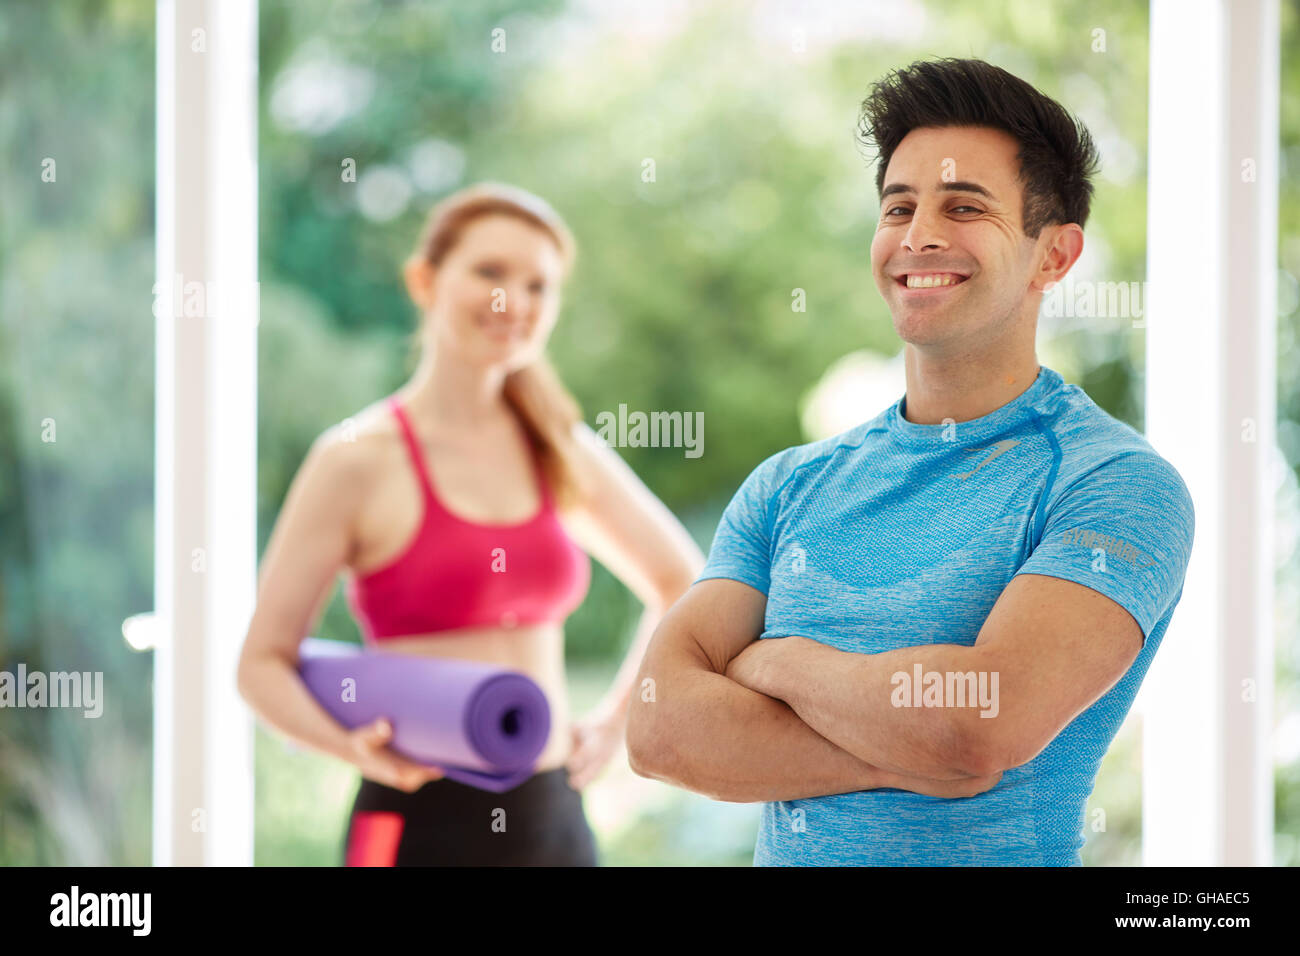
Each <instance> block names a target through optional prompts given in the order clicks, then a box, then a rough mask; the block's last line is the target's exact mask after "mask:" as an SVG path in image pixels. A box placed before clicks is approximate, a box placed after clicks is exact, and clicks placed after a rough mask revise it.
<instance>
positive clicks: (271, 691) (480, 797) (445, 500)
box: [239, 184, 703, 865]
mask: <svg viewBox="0 0 1300 956" xmlns="http://www.w3.org/2000/svg"><path fill="white" fill-rule="evenodd" d="M573 257H574V243H573V239H572V236H571V234H570V232H569V230H568V229H567V227H566V226H565V225H564V223H563V222H562V221H561V219H560V218H559V216H558V215H557V214H556V213H555V212H554V210H552V209H551V208H550V206H549V205H547V204H546V203H545V202H543V201H542V200H541V199H539V198H537V197H536V196H533V195H532V194H530V193H527V192H524V191H522V190H519V189H516V188H513V187H509V186H503V185H497V184H480V185H478V186H473V187H470V188H468V189H465V190H462V191H461V192H458V193H456V194H454V195H452V196H450V197H448V198H447V199H445V200H443V201H442V202H440V203H439V204H438V205H437V206H435V207H434V208H433V210H432V211H431V212H430V214H429V218H428V221H427V223H426V226H425V229H424V231H423V234H422V236H421V238H420V241H419V245H418V247H417V249H416V251H415V253H414V254H413V255H412V256H411V258H410V259H409V260H408V261H407V263H406V267H405V280H406V287H407V290H408V292H409V294H410V297H411V299H412V301H413V302H414V303H415V305H416V306H417V308H418V309H419V312H420V324H419V329H418V334H419V336H420V342H421V357H420V362H419V365H418V367H417V369H416V371H415V373H414V375H413V376H412V377H411V379H410V380H409V381H408V382H407V383H406V384H405V385H404V386H402V387H401V388H399V389H398V390H397V391H396V392H395V393H394V394H393V395H391V396H388V397H386V398H385V399H382V400H380V401H377V402H375V403H374V404H372V405H370V406H369V407H367V408H366V409H364V410H363V411H361V412H359V413H358V414H357V415H355V416H353V418H352V419H350V420H349V421H348V422H345V423H344V424H342V425H336V426H334V427H332V428H330V429H328V430H327V431H325V432H324V433H323V434H321V435H320V436H319V437H318V438H317V439H316V441H315V442H314V443H313V445H312V447H311V449H310V451H309V452H308V454H307V456H306V458H305V460H304V461H303V464H302V466H301V468H300V469H299V471H298V473H297V475H296V476H295V478H294V480H293V482H292V484H291V486H290V488H289V491H288V494H287V496H286V499H285V502H284V506H283V509H282V511H281V513H280V516H279V519H278V521H277V522H276V525H275V528H274V530H273V531H272V534H271V538H270V540H269V542H268V544H267V549H266V553H265V555H264V557H263V560H262V566H261V574H260V581H259V585H258V598H257V607H256V610H255V612H254V614H253V618H252V622H251V624H250V627H249V631H248V635H247V637H246V639H245V642H244V647H243V652H242V655H241V658H240V663H239V688H240V693H241V694H242V695H243V697H244V699H245V700H247V701H248V703H249V704H250V705H251V706H252V707H253V709H254V710H255V712H256V713H257V715H258V716H259V717H260V718H261V719H262V720H263V721H264V722H265V723H266V724H268V725H270V726H271V727H273V728H275V729H276V730H278V731H279V732H280V733H281V734H283V735H284V736H286V737H288V738H290V739H291V740H293V741H295V742H298V743H299V744H302V745H305V746H309V747H312V748H314V749H316V750H319V751H322V752H324V753H327V754H331V755H333V756H335V757H338V758H340V759H342V760H346V761H348V762H350V763H352V764H354V765H355V766H356V767H357V768H358V770H360V772H361V775H362V778H363V779H362V781H361V784H360V787H359V789H358V791H357V794H356V799H355V802H354V805H353V808H352V814H351V817H350V820H349V825H348V833H347V836H346V839H345V841H344V860H345V862H346V863H347V864H349V865H419V864H433V865H443V864H445V865H461V864H469V865H492V864H501V865H596V863H597V862H598V860H597V852H596V847H595V841H594V839H593V837H592V834H591V830H590V828H589V827H588V825H587V821H586V817H585V814H584V811H583V805H582V796H581V790H582V788H583V787H584V786H585V785H586V784H587V783H588V782H590V781H591V779H592V778H593V777H594V776H595V775H596V774H597V773H599V772H600V770H601V768H602V767H604V766H605V764H606V763H607V762H608V761H609V759H610V758H611V756H612V755H613V754H614V753H615V752H616V750H617V749H618V747H619V746H620V744H621V742H622V740H623V733H624V725H625V717H626V712H627V705H628V699H629V695H630V694H631V693H632V690H633V687H632V684H633V680H634V679H635V676H636V672H637V668H638V665H639V663H640V660H641V657H642V654H643V652H644V650H645V647H646V644H647V642H648V641H649V637H650V634H651V632H652V631H653V630H654V627H655V625H656V624H657V623H658V620H659V618H660V616H661V615H662V613H663V612H664V611H665V610H666V609H667V608H668V606H669V605H671V604H672V603H673V602H674V601H675V600H676V599H677V598H678V597H679V596H680V595H681V594H683V593H684V592H685V590H686V589H687V588H688V587H689V586H690V584H691V582H692V580H693V579H694V577H695V575H696V573H697V572H698V571H699V569H700V567H701V566H702V564H703V555H702V554H701V553H700V551H699V549H698V548H697V547H696V545H695V543H694V542H693V541H692V539H691V538H690V536H689V535H688V534H687V532H686V530H685V529H684V528H683V527H682V526H681V524H680V523H679V522H678V521H677V519H676V518H675V517H674V516H673V515H672V514H671V513H670V512H669V511H668V509H667V508H666V507H665V506H664V505H663V504H662V503H661V502H660V501H659V500H658V499H657V498H655V496H654V495H653V494H652V493H651V492H650V491H649V490H648V489H647V488H646V487H645V485H644V484H642V482H641V481H640V480H639V479H638V478H637V477H636V475H635V474H634V473H633V472H632V471H631V469H630V468H628V467H627V465H626V464H625V463H624V462H623V460H622V459H621V458H620V457H619V456H618V455H617V454H616V453H615V452H614V451H613V450H611V449H610V448H608V447H606V445H605V444H604V443H603V442H602V441H601V440H600V439H599V438H598V437H597V436H596V435H595V433H594V432H593V431H592V430H591V429H590V428H588V427H587V426H586V425H584V424H583V423H582V420H581V417H580V414H579V410H578V408H577V405H576V403H575V402H574V401H573V399H572V397H571V396H570V395H569V394H568V392H567V391H566V390H565V389H564V387H563V385H562V384H561V383H560V381H559V379H558V378H557V376H556V375H555V373H554V371H553V370H552V368H551V367H550V365H549V363H548V362H547V360H546V358H545V356H544V349H545V346H546V342H547V339H548V337H549V336H550V333H551V330H552V328H554V326H555V322H556V318H557V316H558V314H559V309H560V290H561V284H562V282H563V280H564V279H565V278H566V277H567V276H568V274H569V271H570V269H571V267H572V262H573ZM343 373H344V370H342V369H340V374H343ZM588 553H590V554H591V555H593V556H595V557H596V558H597V559H598V560H600V561H601V563H602V564H604V565H605V566H606V567H608V568H609V569H610V570H611V572H613V573H614V574H615V575H616V576H617V577H618V578H619V579H621V580H622V581H623V583H624V584H626V585H627V586H628V588H630V589H631V590H632V591H633V592H634V593H635V594H636V595H637V596H638V597H639V598H640V599H641V601H642V602H643V604H644V606H645V611H644V613H643V615H642V617H641V622H640V626H639V628H638V630H637V634H636V636H635V638H634V640H633V643H632V647H631V649H630V650H629V651H628V654H627V656H626V659H625V660H624V662H623V665H622V667H621V669H620V670H619V672H618V675H617V676H616V678H615V679H614V683H613V685H612V686H611V687H610V688H609V690H608V691H607V692H606V693H605V695H604V697H603V699H602V701H601V703H600V704H599V706H597V707H596V709H595V710H594V711H593V712H592V713H591V714H589V715H587V716H586V717H584V718H583V719H581V720H577V721H574V720H571V717H570V714H569V706H568V695H567V690H566V684H565V672H564V620H565V618H566V617H567V616H568V614H569V613H570V612H571V611H572V610H573V609H574V608H575V607H577V606H578V605H579V604H580V603H581V601H582V598H583V596H584V594H585V593H586V590H587V585H588V581H589V576H590V565H589V561H588V557H587V554H588ZM344 570H345V571H346V576H347V580H346V593H347V598H348V604H349V606H350V608H351V610H352V612H353V614H354V615H355V617H356V619H357V622H358V625H359V626H360V629H361V632H362V635H363V637H364V639H365V641H366V643H367V644H368V645H370V646H372V647H377V648H380V649H382V650H384V651H388V652H396V653H401V654H421V655H429V656H436V657H452V658H463V659H469V660H474V661H480V662H486V663H490V664H493V665H499V666H501V667H503V668H509V669H512V670H516V671H520V672H522V673H524V674H527V675H528V676H529V677H531V678H532V679H533V680H534V681H536V682H537V683H538V685H539V686H540V687H541V688H542V690H543V691H544V692H545V694H546V696H547V699H548V701H549V704H550V707H551V719H552V725H551V734H550V738H549V740H548V742H547V744H546V746H545V749H544V750H543V752H542V754H541V756H540V757H539V759H538V762H537V766H536V771H535V773H534V775H533V776H532V777H531V778H530V779H529V780H527V781H526V782H524V783H523V784H521V785H519V786H518V787H516V788H514V789H513V790H510V791H508V792H506V793H490V792H485V791H481V790H477V789H475V788H473V787H470V786H467V785H464V784H461V783H458V782H456V781H453V780H448V779H446V778H445V777H443V775H442V771H441V769H440V768H436V767H428V766H423V765H420V764H417V763H415V762H412V761H411V760H408V759H406V758H404V757H402V756H401V755H399V754H397V753H396V752H394V751H393V750H391V749H389V747H388V746H387V742H388V741H389V740H390V739H391V733H392V728H391V726H389V725H388V724H387V722H386V721H384V720H379V721H376V722H374V723H373V724H371V725H368V726H364V727H361V728H357V729H354V730H348V729H346V728H344V727H343V726H341V725H340V724H338V723H337V722H336V721H335V720H334V719H333V718H331V717H330V716H329V715H328V714H327V713H326V712H325V710H324V709H323V708H322V707H321V706H320V705H319V704H318V703H317V702H316V700H315V699H314V698H313V697H312V695H311V693H310V692H309V691H308V689H307V688H306V686H305V685H304V684H303V682H302V681H301V679H300V678H299V676H298V648H299V644H300V642H301V641H302V639H303V638H304V637H305V636H307V635H308V633H309V632H310V631H311V630H312V628H313V627H314V625H315V622H316V621H317V620H318V618H319V615H320V612H321V610H322V609H323V606H324V604H325V602H326V601H327V600H328V598H329V595H330V593H331V591H332V590H333V585H334V582H335V578H336V575H337V574H338V573H340V571H344ZM499 811H504V816H502V815H501V814H500V812H499ZM494 821H497V825H496V826H495V827H494ZM500 821H504V824H505V825H504V828H503V827H502V826H501V823H500Z"/></svg>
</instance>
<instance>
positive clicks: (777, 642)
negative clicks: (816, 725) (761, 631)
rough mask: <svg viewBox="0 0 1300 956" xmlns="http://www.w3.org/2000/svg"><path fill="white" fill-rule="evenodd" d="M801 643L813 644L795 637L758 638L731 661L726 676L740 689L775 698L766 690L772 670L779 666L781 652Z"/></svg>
mask: <svg viewBox="0 0 1300 956" xmlns="http://www.w3.org/2000/svg"><path fill="white" fill-rule="evenodd" d="M801 641H807V642H812V643H815V642H813V641H812V639H811V638H808V637H797V636H791V637H767V638H759V639H758V640H756V641H754V642H753V643H752V644H749V645H748V646H747V647H746V648H745V649H744V650H743V651H741V652H740V653H739V654H737V655H736V656H735V657H733V658H732V659H731V663H729V664H728V665H727V673H726V676H727V677H728V678H730V679H731V680H734V681H735V682H736V683H737V684H740V685H741V686H742V687H748V688H749V689H750V690H752V691H757V692H758V693H760V694H767V696H769V697H775V696H776V695H775V694H773V693H772V692H771V691H770V690H768V689H767V688H770V687H771V686H772V683H771V680H770V678H771V675H772V672H773V668H774V667H779V666H780V656H781V653H782V652H783V651H788V650H790V649H791V648H792V647H793V646H794V645H795V644H798V643H799V642H801Z"/></svg>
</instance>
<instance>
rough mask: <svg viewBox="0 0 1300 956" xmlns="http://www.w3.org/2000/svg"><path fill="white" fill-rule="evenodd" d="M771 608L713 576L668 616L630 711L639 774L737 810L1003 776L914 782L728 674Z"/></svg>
mask: <svg viewBox="0 0 1300 956" xmlns="http://www.w3.org/2000/svg"><path fill="white" fill-rule="evenodd" d="M766 607H767V599H766V597H765V596H764V595H763V594H762V592H760V591H757V590H755V589H754V588H751V587H749V586H748V585H745V584H740V583H738V582H736V581H729V580H722V579H716V580H714V579H711V580H707V581H701V582H699V583H697V584H695V585H694V586H693V587H692V588H691V589H690V590H689V591H688V592H687V593H686V595H685V596H684V597H682V599H681V600H679V601H678V602H677V603H676V604H675V605H673V607H672V608H671V609H670V610H669V611H668V613H667V614H665V615H664V617H663V620H662V621H661V622H660V624H659V627H658V628H657V629H656V631H655V634H654V637H653V638H652V639H651V641H650V646H649V648H648V649H647V650H646V655H645V658H644V660H643V661H642V663H641V670H640V673H639V674H638V675H637V686H636V688H635V690H634V692H633V697H632V701H631V704H630V707H629V712H628V725H627V747H628V759H629V762H630V763H631V766H632V769H633V770H635V771H636V772H637V773H638V774H640V775H641V776H644V777H653V778H655V779H658V780H663V781H664V782H666V783H671V784H674V785H676V786H679V787H683V788H685V789H688V790H694V791H696V792H698V793H702V794H704V795H705V796H709V797H712V798H713V799H715V800H726V801H733V802H738V803H749V802H755V801H769V800H771V801H775V800H797V799H800V798H804V797H818V796H824V795H826V794H833V793H848V792H850V791H854V790H872V789H877V788H880V787H894V788H897V789H901V790H912V791H915V792H917V793H927V794H930V795H932V796H938V797H966V796H972V795H974V794H976V793H982V792H983V791H985V790H988V789H989V788H990V787H992V786H993V785H994V784H995V783H997V780H998V778H999V777H1000V776H1001V774H998V773H994V774H983V775H981V774H970V773H967V772H965V771H953V772H951V773H946V774H936V775H934V776H918V775H911V774H905V773H904V774H900V773H897V772H895V771H891V770H887V769H884V768H881V767H878V766H875V765H873V764H871V763H870V762H868V761H864V760H861V759H859V758H858V757H856V756H854V755H853V754H851V753H849V752H848V751H847V750H846V749H844V748H843V747H841V746H839V745H837V744H836V743H833V742H832V741H830V740H828V739H827V738H826V737H825V736H824V735H822V734H820V733H818V731H816V730H814V729H813V728H811V727H810V726H809V725H808V724H806V723H805V722H804V721H803V720H801V719H800V717H799V715H798V714H796V713H795V712H794V711H793V710H792V709H791V708H790V706H789V705H788V704H786V703H785V702H783V701H781V700H777V699H775V698H773V697H771V696H769V695H767V694H764V693H762V692H759V691H755V690H752V689H750V688H748V687H745V686H743V685H742V684H740V683H738V682H737V681H735V680H733V679H732V678H730V677H728V676H726V673H727V668H728V665H729V664H730V663H731V662H732V660H733V659H734V658H736V657H737V655H739V654H740V653H741V651H743V650H744V649H745V648H746V647H747V646H749V645H751V644H753V643H754V642H755V640H756V639H757V637H758V635H759V634H760V633H761V632H762V630H763V616H764V613H765V611H766ZM762 643H768V642H762Z"/></svg>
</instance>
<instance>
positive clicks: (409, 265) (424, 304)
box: [402, 256, 437, 312]
mask: <svg viewBox="0 0 1300 956" xmlns="http://www.w3.org/2000/svg"><path fill="white" fill-rule="evenodd" d="M436 271H437V270H435V269H434V267H433V266H432V265H430V264H429V263H428V262H427V261H425V260H424V259H421V258H420V257H419V256H412V257H411V258H409V259H407V260H406V265H405V266H403V267H402V277H403V278H404V279H405V280H406V293H407V295H409V296H410V297H411V301H412V302H414V303H415V304H416V305H417V306H419V307H420V311H421V312H424V311H425V310H426V309H428V308H429V306H430V305H432V304H433V277H434V274H435V273H436Z"/></svg>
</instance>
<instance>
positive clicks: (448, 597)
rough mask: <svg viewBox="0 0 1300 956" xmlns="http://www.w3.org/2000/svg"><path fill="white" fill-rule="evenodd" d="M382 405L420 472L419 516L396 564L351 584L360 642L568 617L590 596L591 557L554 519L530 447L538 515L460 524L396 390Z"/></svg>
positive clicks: (350, 598) (350, 601)
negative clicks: (444, 502) (440, 493)
mask: <svg viewBox="0 0 1300 956" xmlns="http://www.w3.org/2000/svg"><path fill="white" fill-rule="evenodd" d="M388 405H389V407H390V408H391V409H392V412H393V414H394V415H395V416H396V418H397V421H398V423H399V424H400V425H401V427H402V435H403V436H404V437H405V439H406V446H407V449H408V450H409V451H410V454H411V460H412V461H413V462H414V464H415V471H416V473H417V475H418V476H419V479H420V488H421V494H422V497H423V499H424V520H423V521H422V522H421V523H420V528H419V530H418V531H417V532H416V535H415V540H413V541H412V542H411V543H410V545H408V546H407V548H406V550H405V551H403V552H402V553H401V554H400V555H398V556H397V557H396V558H395V559H394V560H393V561H391V562H389V563H388V564H386V565H384V566H383V567H381V568H378V569H376V570H374V571H371V572H369V573H368V574H365V575H362V576H360V577H355V576H354V577H351V578H350V579H349V581H348V584H347V587H346V596H347V601H348V606H349V607H351V609H352V613H353V615H354V616H355V617H356V619H357V624H358V625H359V626H360V628H361V633H362V636H363V637H364V638H365V640H366V641H367V642H370V641H378V640H383V639H384V638H388V637H407V636H412V635H417V634H431V633H433V632H435V631H451V630H455V629H458V628H471V627H514V626H517V625H523V624H541V623H550V622H553V621H562V620H564V619H565V618H566V617H568V615H569V614H570V612H572V611H573V609H574V608H576V607H577V606H578V605H579V604H581V603H582V599H583V597H584V596H585V595H586V593H587V587H588V585H589V583H590V581H591V562H590V561H589V560H588V558H587V554H586V552H585V551H583V550H582V549H581V548H579V547H578V546H577V545H576V544H574V542H573V540H572V539H571V538H570V537H569V536H568V534H567V533H566V532H565V530H564V528H563V526H561V524H560V522H559V519H558V518H557V516H556V513H555V506H554V503H553V501H552V499H551V492H550V488H549V487H548V485H547V483H546V479H545V476H544V475H543V473H542V469H541V465H540V462H539V461H538V460H537V455H536V453H534V454H533V470H534V473H535V474H536V476H537V484H538V488H539V489H540V492H541V499H542V505H541V508H540V509H539V510H538V512H537V514H535V515H534V516H533V517H532V518H529V519H528V520H526V521H523V522H518V523H515V524H479V523H478V522H474V521H467V520H465V519H464V518H459V517H457V516H456V515H454V514H452V513H451V512H450V511H448V510H447V509H446V508H445V507H443V505H442V502H440V501H439V500H438V495H437V494H436V493H435V492H434V490H433V483H432V481H431V480H430V477H429V472H428V469H427V468H426V467H425V463H424V453H423V452H422V451H421V449H420V443H419V442H418V441H417V440H416V437H415V432H414V431H413V430H412V428H411V423H410V421H409V419H408V418H407V417H406V412H405V410H404V409H403V408H402V406H401V403H400V402H399V401H398V400H397V397H396V396H390V397H389V399H388Z"/></svg>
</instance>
